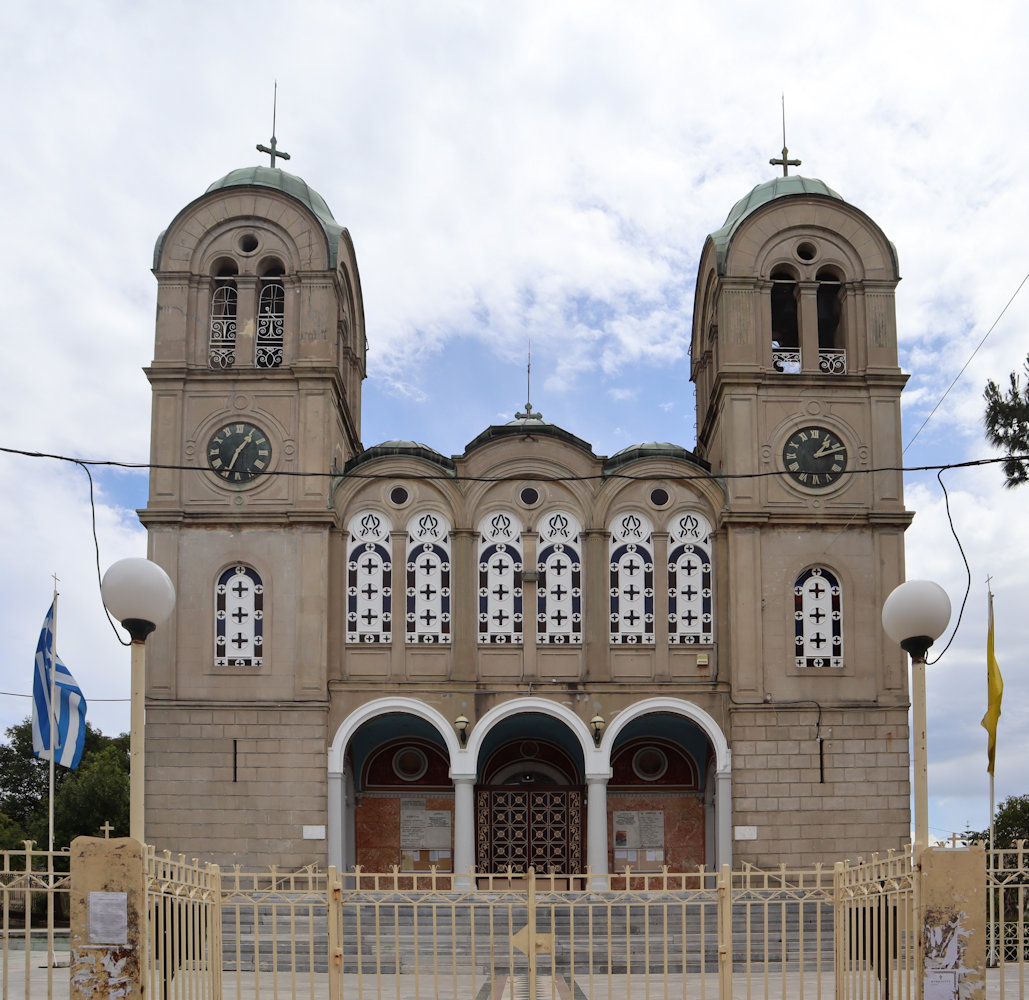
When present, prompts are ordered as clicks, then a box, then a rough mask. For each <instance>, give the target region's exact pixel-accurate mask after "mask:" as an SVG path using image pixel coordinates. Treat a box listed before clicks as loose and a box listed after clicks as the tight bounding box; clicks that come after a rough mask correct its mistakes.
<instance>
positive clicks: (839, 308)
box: [815, 267, 847, 375]
mask: <svg viewBox="0 0 1029 1000" xmlns="http://www.w3.org/2000/svg"><path fill="white" fill-rule="evenodd" d="M815 278H816V280H817V281H818V293H817V295H818V369H819V371H821V372H824V373H825V374H827V375H843V374H845V373H846V371H847V352H846V349H845V348H844V346H843V337H842V334H843V329H842V319H843V281H842V279H841V278H840V275H839V273H838V272H837V271H836V270H835V269H834V268H831V267H823V268H820V269H819V271H818V274H816V275H815Z"/></svg>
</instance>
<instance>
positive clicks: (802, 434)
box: [782, 427, 847, 490]
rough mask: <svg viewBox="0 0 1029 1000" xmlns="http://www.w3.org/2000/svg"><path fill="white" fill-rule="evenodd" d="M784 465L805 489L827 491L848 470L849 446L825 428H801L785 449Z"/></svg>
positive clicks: (788, 441)
mask: <svg viewBox="0 0 1029 1000" xmlns="http://www.w3.org/2000/svg"><path fill="white" fill-rule="evenodd" d="M782 464H783V465H784V466H785V468H786V471H787V472H788V473H789V474H790V475H791V476H792V477H793V479H794V480H796V482H798V483H800V485H801V486H806V487H808V488H809V489H816V490H818V489H822V490H824V489H825V488H826V487H828V486H832V485H833V484H835V483H836V482H837V481H838V480H839V478H840V476H842V475H843V473H844V471H845V470H846V468H847V446H846V445H845V444H844V443H843V442H842V441H841V440H840V439H839V437H838V436H837V435H836V434H834V433H833V432H832V431H830V430H827V429H826V428H824V427H801V428H800V430H796V431H794V432H793V433H792V434H791V435H790V436H789V438H787V440H786V444H785V445H783V449H782Z"/></svg>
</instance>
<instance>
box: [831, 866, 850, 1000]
mask: <svg viewBox="0 0 1029 1000" xmlns="http://www.w3.org/2000/svg"><path fill="white" fill-rule="evenodd" d="M846 868H847V866H846V864H845V863H844V862H842V861H837V862H836V864H835V865H834V866H833V875H832V926H833V969H834V970H835V975H834V976H833V996H834V998H835V1000H844V998H845V997H846V995H847V971H848V965H847V960H848V950H847V949H848V941H847V934H849V933H850V925H849V923H848V922H847V913H846V907H845V906H844V905H843V874H844V872H845V871H846Z"/></svg>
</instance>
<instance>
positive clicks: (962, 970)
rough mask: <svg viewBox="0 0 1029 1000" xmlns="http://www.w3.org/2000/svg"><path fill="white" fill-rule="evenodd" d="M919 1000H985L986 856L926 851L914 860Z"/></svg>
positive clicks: (963, 850)
mask: <svg viewBox="0 0 1029 1000" xmlns="http://www.w3.org/2000/svg"><path fill="white" fill-rule="evenodd" d="M917 874H918V892H917V893H916V898H917V899H918V910H919V912H918V924H917V927H918V928H919V929H920V932H921V933H920V936H919V941H918V958H919V962H918V965H919V968H918V974H919V983H920V986H919V989H918V993H917V997H918V998H919V1000H958V998H959V997H960V998H961V1000H983V998H984V997H985V996H986V853H985V852H984V851H983V849H982V847H979V846H974V847H929V848H926V849H925V850H924V851H922V853H921V855H920V857H919V861H918V872H917Z"/></svg>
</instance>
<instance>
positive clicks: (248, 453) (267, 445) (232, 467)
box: [207, 421, 272, 486]
mask: <svg viewBox="0 0 1029 1000" xmlns="http://www.w3.org/2000/svg"><path fill="white" fill-rule="evenodd" d="M271 456H272V446H271V442H270V441H269V440H268V435H267V434H265V432H264V431H263V430H261V428H260V427H258V426H257V425H256V424H251V423H247V422H246V421H237V422H235V423H230V424H225V425H224V426H223V427H220V428H219V429H218V430H216V431H215V432H214V433H213V434H212V435H211V439H210V441H208V443H207V464H208V465H209V466H210V467H211V470H212V471H213V472H214V473H215V474H216V475H218V476H220V477H221V478H222V479H224V480H225V482H226V483H229V484H230V485H233V486H245V485H247V484H248V483H251V482H253V480H254V479H256V478H257V477H258V476H259V475H260V474H261V473H262V472H264V470H265V469H267V468H268V463H269V462H270V461H271Z"/></svg>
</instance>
